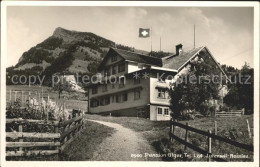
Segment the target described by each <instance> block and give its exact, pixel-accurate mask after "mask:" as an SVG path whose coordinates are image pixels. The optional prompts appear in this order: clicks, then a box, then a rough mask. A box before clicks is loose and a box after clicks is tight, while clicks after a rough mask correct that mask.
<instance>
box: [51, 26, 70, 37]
mask: <svg viewBox="0 0 260 167" xmlns="http://www.w3.org/2000/svg"><path fill="white" fill-rule="evenodd" d="M68 32H71V31H70V30H66V29H65V28H62V27H57V28H56V29H55V30H54V32H53V36H56V37H60V36H61V35H68Z"/></svg>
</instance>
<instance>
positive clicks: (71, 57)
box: [6, 27, 161, 85]
mask: <svg viewBox="0 0 260 167" xmlns="http://www.w3.org/2000/svg"><path fill="white" fill-rule="evenodd" d="M115 46H116V47H117V48H120V49H124V50H129V51H136V52H141V53H142V54H149V52H146V51H141V50H136V49H135V48H132V47H128V46H124V45H120V44H117V45H116V44H115V42H113V41H110V40H108V39H105V38H102V37H100V36H98V35H95V34H93V33H90V32H78V31H70V30H66V29H64V28H61V27H58V28H56V29H55V31H54V32H53V34H52V36H50V37H49V38H47V39H46V40H44V41H43V42H41V43H39V44H37V45H36V46H34V47H32V48H31V49H29V50H28V51H26V52H24V53H23V54H22V56H21V57H20V59H19V62H18V63H17V64H16V65H15V66H12V67H8V68H7V76H6V78H7V84H8V85H10V84H12V82H11V79H10V78H11V76H13V75H25V76H29V75H45V76H46V79H45V81H46V82H45V83H44V85H48V84H50V83H49V82H48V79H50V77H51V76H52V74H54V73H65V74H76V73H78V74H88V75H93V74H95V73H96V70H97V66H98V64H99V63H100V62H101V60H102V58H103V57H104V56H105V55H106V53H107V51H108V50H109V48H110V47H115ZM159 56H161V54H160V55H159Z"/></svg>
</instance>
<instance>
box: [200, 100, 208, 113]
mask: <svg viewBox="0 0 260 167" xmlns="http://www.w3.org/2000/svg"><path fill="white" fill-rule="evenodd" d="M199 112H200V113H201V114H202V115H204V116H207V115H209V106H208V104H206V103H202V104H200V106H199Z"/></svg>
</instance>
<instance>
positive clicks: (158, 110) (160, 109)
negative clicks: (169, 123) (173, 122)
mask: <svg viewBox="0 0 260 167" xmlns="http://www.w3.org/2000/svg"><path fill="white" fill-rule="evenodd" d="M157 114H159V115H162V108H161V107H158V109H157Z"/></svg>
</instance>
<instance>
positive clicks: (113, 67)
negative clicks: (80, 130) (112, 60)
mask: <svg viewBox="0 0 260 167" xmlns="http://www.w3.org/2000/svg"><path fill="white" fill-rule="evenodd" d="M112 74H116V66H112Z"/></svg>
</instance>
